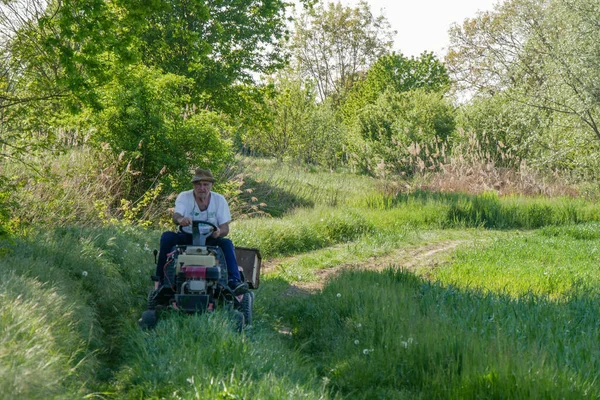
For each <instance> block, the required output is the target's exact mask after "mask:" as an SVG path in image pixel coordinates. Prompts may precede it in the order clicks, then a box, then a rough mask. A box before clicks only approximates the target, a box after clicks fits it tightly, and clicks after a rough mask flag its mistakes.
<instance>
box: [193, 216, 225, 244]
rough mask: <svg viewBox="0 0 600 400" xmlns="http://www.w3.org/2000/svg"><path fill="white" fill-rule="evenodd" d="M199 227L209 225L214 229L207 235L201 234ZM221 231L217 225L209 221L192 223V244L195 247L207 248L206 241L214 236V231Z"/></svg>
mask: <svg viewBox="0 0 600 400" xmlns="http://www.w3.org/2000/svg"><path fill="white" fill-rule="evenodd" d="M199 225H208V226H210V227H211V228H212V229H211V230H210V231H208V232H207V233H200V229H198V226H199ZM217 229H219V228H218V227H217V226H216V225H215V224H213V223H211V222H208V221H192V243H193V245H194V246H206V239H207V238H208V237H209V236H210V235H212V233H213V232H214V231H216V230H217Z"/></svg>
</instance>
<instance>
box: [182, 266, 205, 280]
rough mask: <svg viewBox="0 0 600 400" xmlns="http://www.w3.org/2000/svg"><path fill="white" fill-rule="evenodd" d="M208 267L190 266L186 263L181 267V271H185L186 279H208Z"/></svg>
mask: <svg viewBox="0 0 600 400" xmlns="http://www.w3.org/2000/svg"><path fill="white" fill-rule="evenodd" d="M206 268H207V267H190V266H188V265H185V266H183V267H181V271H182V272H185V278H186V279H206Z"/></svg>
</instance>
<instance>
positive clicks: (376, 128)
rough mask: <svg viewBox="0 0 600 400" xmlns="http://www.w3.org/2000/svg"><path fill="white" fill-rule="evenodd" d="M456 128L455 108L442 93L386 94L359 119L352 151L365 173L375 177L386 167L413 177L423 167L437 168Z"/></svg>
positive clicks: (363, 111)
mask: <svg viewBox="0 0 600 400" xmlns="http://www.w3.org/2000/svg"><path fill="white" fill-rule="evenodd" d="M454 124H455V122H454V108H453V107H452V105H451V104H450V103H449V102H448V100H446V99H444V98H443V97H442V96H441V94H439V93H435V92H432V93H428V92H426V91H425V90H413V91H409V92H404V93H398V92H394V91H386V92H384V93H383V94H382V95H381V96H379V98H378V99H377V101H376V102H375V103H374V104H372V105H367V106H366V107H365V108H364V109H363V110H362V111H361V113H360V114H359V115H358V119H357V121H356V123H355V125H354V126H353V128H352V133H353V136H352V137H353V138H354V141H353V142H352V143H350V146H351V147H350V151H352V152H353V153H354V157H355V160H356V162H357V163H358V166H359V167H360V168H361V169H362V170H363V171H365V172H369V173H371V174H375V171H376V169H377V165H378V164H381V163H383V164H384V165H385V167H386V168H389V169H391V170H392V171H394V172H404V173H414V172H415V171H416V170H417V168H419V165H420V164H422V165H423V166H424V165H427V166H430V165H435V164H436V163H435V160H434V157H435V158H437V157H440V156H442V150H443V146H445V144H444V142H446V141H447V140H448V139H449V138H450V137H451V135H452V134H453V132H454V126H455V125H454ZM422 169H423V168H422V167H421V170H422Z"/></svg>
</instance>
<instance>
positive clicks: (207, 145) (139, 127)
mask: <svg viewBox="0 0 600 400" xmlns="http://www.w3.org/2000/svg"><path fill="white" fill-rule="evenodd" d="M191 82H192V81H191V80H189V79H186V78H183V77H180V76H177V75H173V74H163V73H162V72H161V71H158V70H155V69H152V68H147V67H143V66H133V67H130V68H129V69H127V70H125V71H123V72H122V73H121V74H120V75H118V76H117V79H116V80H115V81H114V82H112V83H111V84H110V85H108V86H107V87H106V88H105V89H104V99H103V103H104V104H106V107H105V108H104V110H103V111H102V112H101V113H98V114H97V115H96V117H95V121H96V127H97V129H98V132H97V133H96V134H95V135H94V140H95V142H96V143H102V142H106V143H108V145H109V146H110V148H111V149H112V151H113V152H114V154H117V155H119V157H121V158H122V159H124V160H125V161H126V162H127V164H126V165H127V168H129V169H131V170H133V171H136V174H135V175H133V176H132V177H131V181H132V182H131V193H127V196H126V197H127V198H129V199H135V198H137V197H139V196H141V195H143V193H144V192H145V191H146V190H148V188H150V187H152V184H153V182H154V181H155V180H156V179H157V177H160V179H161V181H162V182H163V183H165V184H166V185H167V189H171V187H170V185H171V184H174V183H173V182H178V181H183V180H185V181H187V178H189V177H188V175H189V173H190V171H191V170H193V168H194V167H196V166H204V167H209V168H212V169H213V170H215V171H218V170H219V168H222V166H223V164H225V163H226V162H228V161H229V160H230V159H231V158H230V157H231V155H232V154H231V150H230V144H229V143H228V142H227V141H226V140H225V136H228V135H225V134H224V131H227V130H229V129H230V128H229V126H228V125H227V124H226V123H225V122H224V120H223V118H222V117H221V116H219V115H218V114H216V113H214V112H210V111H206V110H198V109H197V108H196V106H194V105H192V104H190V97H189V96H188V95H187V94H186V93H187V92H189V90H190V89H191ZM161 173H164V174H163V175H162V176H160V174H161ZM167 178H169V179H167Z"/></svg>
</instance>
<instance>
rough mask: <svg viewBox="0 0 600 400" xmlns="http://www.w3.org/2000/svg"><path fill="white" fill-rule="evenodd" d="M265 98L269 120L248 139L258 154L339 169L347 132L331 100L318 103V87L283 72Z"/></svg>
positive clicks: (247, 142)
mask: <svg viewBox="0 0 600 400" xmlns="http://www.w3.org/2000/svg"><path fill="white" fill-rule="evenodd" d="M274 88H275V89H274V92H272V93H271V95H270V96H269V97H268V98H267V99H266V100H265V115H266V117H267V121H265V123H263V124H259V125H258V126H255V128H254V129H252V130H251V132H249V133H248V134H247V135H246V137H245V138H244V145H245V146H247V148H249V149H251V151H252V152H253V153H254V154H261V155H265V156H270V157H277V158H278V159H283V158H291V159H293V160H296V161H300V162H304V163H307V164H315V165H324V166H327V167H330V168H335V167H336V166H337V165H339V164H340V162H341V153H342V148H343V144H344V142H345V140H344V132H343V131H342V129H341V125H340V124H339V123H338V121H337V119H336V116H335V112H334V110H333V107H332V105H331V102H330V101H325V102H321V103H319V104H316V103H315V90H314V87H313V86H312V85H310V84H307V83H303V82H301V81H300V80H298V79H297V78H294V77H293V76H292V75H291V74H289V73H288V74H287V75H284V74H281V75H280V76H278V78H277V80H276V82H275V84H274Z"/></svg>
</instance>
